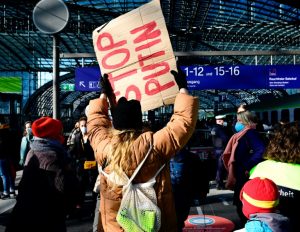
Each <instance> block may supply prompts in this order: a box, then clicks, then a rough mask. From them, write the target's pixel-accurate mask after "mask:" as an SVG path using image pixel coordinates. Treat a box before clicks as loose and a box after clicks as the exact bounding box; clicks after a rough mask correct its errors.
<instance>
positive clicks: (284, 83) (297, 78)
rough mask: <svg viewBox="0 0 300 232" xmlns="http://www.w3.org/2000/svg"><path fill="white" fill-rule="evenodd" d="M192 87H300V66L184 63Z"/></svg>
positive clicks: (200, 88)
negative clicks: (187, 64)
mask: <svg viewBox="0 0 300 232" xmlns="http://www.w3.org/2000/svg"><path fill="white" fill-rule="evenodd" d="M181 69H182V71H184V72H185V73H186V75H187V82H188V88H189V89H190V90H203V89H293V88H300V65H224V66H203V65H192V66H181Z"/></svg>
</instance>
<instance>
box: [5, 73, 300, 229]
mask: <svg viewBox="0 0 300 232" xmlns="http://www.w3.org/2000/svg"><path fill="white" fill-rule="evenodd" d="M171 72H172V74H173V75H174V77H175V80H176V83H177V85H178V87H179V92H178V94H177V96H176V99H175V103H174V111H173V114H172V116H171V118H170V120H169V121H168V122H167V123H166V124H165V125H164V126H162V127H161V128H158V129H156V130H150V128H149V127H150V126H148V127H147V128H146V127H145V124H144V123H143V120H142V111H141V105H140V102H139V101H137V100H127V99H126V98H125V97H122V98H120V99H119V101H118V102H116V100H115V95H114V92H113V89H112V87H111V85H110V83H109V81H108V77H107V75H104V76H103V77H102V79H101V87H102V88H101V93H100V97H99V98H97V99H94V100H91V101H90V103H89V105H88V107H87V109H86V112H85V113H86V116H84V117H81V118H80V119H79V120H78V122H76V124H75V126H74V129H73V130H72V131H71V133H70V135H69V137H68V139H67V140H66V141H65V138H64V137H63V124H62V123H61V121H60V120H57V119H53V118H51V117H41V118H38V119H37V120H35V121H33V122H31V121H27V122H25V124H24V133H23V137H22V140H21V143H20V153H19V154H20V157H19V165H20V166H21V167H22V169H23V175H22V178H21V181H20V183H19V186H18V195H17V196H16V192H15V170H14V168H13V165H12V164H11V160H10V158H9V155H10V148H11V146H13V145H12V144H11V143H10V137H9V135H10V132H9V125H8V124H6V123H5V122H4V121H3V120H1V121H0V175H1V179H2V185H3V190H2V194H1V199H3V200H5V199H8V198H10V197H16V199H17V203H16V205H15V206H14V208H13V211H12V213H11V217H10V220H9V222H8V225H7V227H6V231H8V232H10V231H20V230H25V231H41V228H42V231H49V232H50V231H66V224H65V222H66V216H67V215H70V214H72V213H74V212H80V210H81V208H82V206H83V203H84V199H85V193H86V192H87V191H88V190H93V189H94V192H95V206H96V211H95V219H94V229H93V231H95V232H97V231H114V232H115V231H123V229H122V228H121V227H120V225H119V224H118V222H117V221H116V217H117V214H118V209H119V207H120V204H121V201H122V186H123V185H125V184H126V179H124V178H123V177H122V176H123V174H126V176H128V177H130V176H131V175H132V174H133V173H134V171H135V169H136V168H137V167H138V166H139V164H140V162H141V161H142V160H143V159H144V157H145V156H146V153H147V151H148V150H149V147H152V146H153V148H152V150H151V153H150V155H149V156H148V157H147V159H146V160H145V163H144V165H143V166H142V168H141V170H140V172H139V174H138V175H137V176H136V177H135V178H134V182H135V183H144V182H146V181H148V180H149V179H151V177H152V176H154V174H155V173H156V172H157V171H158V170H159V169H160V168H161V167H162V166H164V165H165V164H167V165H168V166H169V167H168V168H163V169H162V171H161V172H160V173H159V174H158V176H157V177H156V184H155V192H156V197H157V206H158V207H159V209H160V211H161V214H160V217H161V218H160V221H161V225H160V228H159V231H166V232H169V231H174V232H175V231H182V229H183V227H184V221H185V220H186V218H187V217H188V214H189V209H190V207H191V206H192V205H193V199H194V198H195V191H196V188H195V186H193V188H190V186H192V185H195V181H197V180H193V179H192V176H193V175H194V174H195V172H196V171H195V170H197V168H193V166H194V165H195V164H196V163H197V160H196V159H195V156H194V155H193V154H192V153H191V152H190V151H189V149H188V143H189V140H190V138H191V137H192V135H193V132H194V130H195V127H196V123H197V119H198V118H197V117H198V99H197V98H195V97H193V96H191V95H189V92H188V90H187V83H186V79H185V77H184V75H183V74H182V73H181V72H179V73H177V72H175V71H171ZM109 112H110V113H111V115H112V117H110V115H109ZM258 127H259V125H258V120H257V118H256V116H255V114H254V113H253V112H251V111H250V110H248V109H247V107H246V106H245V105H241V106H240V107H238V109H237V113H236V121H235V122H233V123H231V125H227V122H226V115H217V116H216V117H215V125H214V126H212V127H211V132H210V133H211V139H212V145H213V149H214V150H213V152H214V157H215V160H216V163H215V166H216V175H215V177H214V178H215V181H216V185H217V186H216V188H217V189H218V190H222V189H229V190H232V191H233V194H234V195H233V204H234V205H235V206H236V210H237V214H238V215H239V217H240V220H241V222H242V223H243V224H244V225H245V228H243V229H242V230H241V231H258V228H260V227H261V228H262V229H261V228H260V229H261V230H259V231H300V230H299V229H300V227H299V225H298V223H297V215H298V213H297V210H298V208H299V205H300V180H299V178H298V177H299V174H300V143H299V141H300V125H299V124H298V122H291V123H287V122H286V123H284V124H281V125H280V126H278V127H276V129H275V131H274V133H273V135H272V137H271V138H270V140H269V141H268V143H266V142H265V141H264V139H263V138H262V137H261V135H260V134H259V132H258V131H259V129H258ZM198 168H199V166H198ZM205 168H206V167H204V166H202V167H201V168H200V169H201V171H203V170H205ZM198 170H199V169H198ZM278 170H280V172H279V171H278ZM99 173H100V174H99ZM101 173H104V174H106V175H104V174H101ZM200 176H202V179H201V180H202V182H201V181H198V186H202V187H203V188H200V189H198V190H197V194H198V193H199V195H200V197H203V198H205V197H206V194H207V193H208V191H209V186H208V183H209V179H207V177H205V173H204V174H200ZM198 197H199V196H198ZM96 199H97V201H96ZM41 212H42V213H41ZM174 212H176V213H174ZM270 220H272V221H273V222H274V223H271V224H270V223H269V222H270ZM258 222H259V223H258ZM275 222H276V223H275Z"/></svg>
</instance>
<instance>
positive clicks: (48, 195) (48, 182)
mask: <svg viewBox="0 0 300 232" xmlns="http://www.w3.org/2000/svg"><path fill="white" fill-rule="evenodd" d="M62 132H63V125H62V123H61V121H60V120H56V119H53V118H50V117H41V118H39V119H37V120H35V121H34V122H33V124H32V133H33V135H34V141H33V142H32V144H31V149H30V151H29V152H28V154H27V156H26V160H25V164H24V170H23V175H22V178H21V181H20V184H19V192H18V196H17V203H16V205H15V206H14V208H13V211H12V213H11V218H10V221H9V223H8V225H7V227H6V231H7V232H10V231H47V232H53V231H55V232H65V231H66V225H65V218H66V213H67V210H68V207H69V206H70V207H71V206H72V205H73V204H75V199H76V191H77V189H76V186H77V182H76V177H75V176H73V175H72V172H71V171H70V170H69V165H68V162H67V152H66V150H65V148H64V147H63V145H62V143H63V141H64V137H63V134H62Z"/></svg>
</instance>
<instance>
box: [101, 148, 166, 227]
mask: <svg viewBox="0 0 300 232" xmlns="http://www.w3.org/2000/svg"><path fill="white" fill-rule="evenodd" d="M152 148H153V146H152V144H151V145H150V148H149V150H148V152H147V154H146V156H145V158H144V159H143V160H142V162H141V163H140V164H139V165H138V167H137V168H136V170H135V171H134V173H133V174H132V176H131V177H130V179H129V178H128V177H127V176H126V174H125V173H122V176H119V177H116V174H115V173H114V172H112V173H110V174H107V173H105V172H104V171H103V170H101V173H102V174H103V175H104V176H106V177H107V179H108V180H111V181H114V183H115V184H119V185H120V184H121V183H122V185H123V187H122V195H123V196H122V200H121V205H120V208H119V210H118V213H117V217H116V219H117V222H118V223H119V225H120V226H121V227H122V228H123V229H124V230H125V231H126V232H129V231H130V232H157V231H159V229H160V226H161V211H160V209H159V207H158V206H157V198H156V193H155V190H154V188H153V186H154V184H155V182H156V180H155V178H156V176H157V175H158V174H159V173H160V171H161V170H162V169H163V168H164V166H165V164H164V165H163V166H162V167H161V168H160V169H159V170H158V171H157V172H156V173H155V175H154V176H153V177H152V178H151V179H150V180H148V181H147V182H145V183H138V184H132V181H133V179H134V178H135V176H136V175H137V174H138V172H139V170H140V169H141V167H142V166H143V164H144V163H145V161H146V159H147V158H148V156H149V154H150V153H151V151H152ZM124 179H127V180H126V181H124ZM115 180H117V181H115ZM116 182H117V183H116Z"/></svg>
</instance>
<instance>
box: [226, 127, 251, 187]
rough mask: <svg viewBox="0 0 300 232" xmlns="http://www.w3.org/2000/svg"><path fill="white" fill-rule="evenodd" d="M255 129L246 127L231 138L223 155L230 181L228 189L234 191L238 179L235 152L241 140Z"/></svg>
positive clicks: (227, 185)
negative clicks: (235, 169)
mask: <svg viewBox="0 0 300 232" xmlns="http://www.w3.org/2000/svg"><path fill="white" fill-rule="evenodd" d="M250 129H253V127H252V126H246V127H245V129H244V130H242V131H240V132H238V133H236V134H234V135H233V136H231V138H230V140H229V141H228V143H227V146H226V148H225V150H224V153H223V155H222V159H223V162H224V166H225V168H226V169H227V171H228V179H227V183H226V188H227V189H230V190H233V189H234V185H235V182H236V177H235V174H234V163H235V157H234V156H235V150H236V148H237V145H238V142H239V140H240V138H242V137H243V136H244V135H245V134H246V133H247V131H248V130H250Z"/></svg>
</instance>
